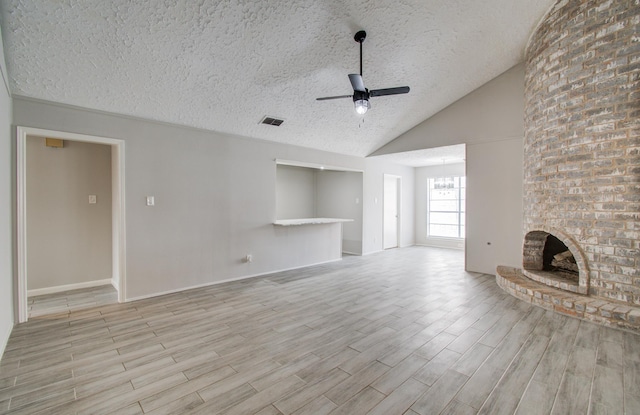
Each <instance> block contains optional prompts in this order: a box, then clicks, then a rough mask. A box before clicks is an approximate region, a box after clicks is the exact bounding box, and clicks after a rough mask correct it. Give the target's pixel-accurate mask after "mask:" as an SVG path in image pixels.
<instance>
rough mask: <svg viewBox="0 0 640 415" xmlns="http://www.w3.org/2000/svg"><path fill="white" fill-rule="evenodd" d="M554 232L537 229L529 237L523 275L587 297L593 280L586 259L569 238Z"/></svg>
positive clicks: (525, 251)
mask: <svg viewBox="0 0 640 415" xmlns="http://www.w3.org/2000/svg"><path fill="white" fill-rule="evenodd" d="M554 233H555V234H552V233H549V232H546V231H542V230H537V231H531V232H529V233H527V234H526V235H525V238H524V245H523V253H522V266H523V274H524V275H525V276H527V277H529V278H531V279H533V280H535V281H538V282H541V283H544V284H546V285H549V286H552V287H555V288H560V289H564V290H567V291H571V292H575V293H579V294H587V292H588V287H589V281H588V272H587V269H586V260H585V258H584V256H583V255H582V253H581V251H580V250H579V249H578V247H577V245H576V244H575V243H574V242H573V241H572V240H571V238H570V237H569V236H567V235H564V234H562V233H561V232H559V231H555V232H554Z"/></svg>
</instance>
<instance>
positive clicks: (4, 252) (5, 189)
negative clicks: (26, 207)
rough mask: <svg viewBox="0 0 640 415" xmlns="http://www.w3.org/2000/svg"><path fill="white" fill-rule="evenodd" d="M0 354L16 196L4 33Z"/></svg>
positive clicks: (9, 322)
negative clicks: (14, 196)
mask: <svg viewBox="0 0 640 415" xmlns="http://www.w3.org/2000/svg"><path fill="white" fill-rule="evenodd" d="M0 73H1V74H2V77H1V78H2V79H1V80H0V356H2V352H3V351H4V347H5V345H6V344H7V339H8V338H9V335H10V334H11V329H12V328H13V311H14V302H13V298H14V297H13V295H14V292H13V291H14V290H13V252H14V250H13V244H12V237H13V223H12V220H11V218H12V214H13V203H12V201H13V197H12V194H13V192H12V183H13V177H14V173H13V172H14V171H15V164H14V162H13V157H12V156H11V154H12V150H11V149H12V145H11V118H12V115H11V113H12V103H11V96H10V92H9V85H8V84H7V80H8V79H9V78H8V77H7V71H6V65H5V61H4V52H3V49H2V35H1V34H0Z"/></svg>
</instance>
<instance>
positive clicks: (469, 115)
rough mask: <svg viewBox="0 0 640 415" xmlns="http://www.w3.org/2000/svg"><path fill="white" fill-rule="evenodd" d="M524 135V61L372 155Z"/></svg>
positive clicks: (491, 140)
mask: <svg viewBox="0 0 640 415" xmlns="http://www.w3.org/2000/svg"><path fill="white" fill-rule="evenodd" d="M523 137H524V63H521V64H519V65H516V66H514V67H513V68H511V69H509V70H508V71H506V72H504V73H503V74H501V75H499V76H497V77H496V78H494V79H492V80H491V81H489V82H487V83H486V84H484V85H483V86H481V87H480V88H478V89H476V90H475V91H472V92H470V93H469V94H468V95H466V96H464V97H463V98H461V99H459V100H458V101H456V102H454V103H453V104H451V105H449V106H448V107H446V108H445V109H443V110H442V111H440V112H438V113H437V114H435V115H434V116H433V117H431V118H428V119H427V120H425V121H423V122H422V123H420V124H418V125H416V126H415V127H413V128H412V129H411V130H409V131H407V132H406V133H404V134H402V135H400V136H398V138H396V139H395V140H393V141H391V142H390V143H389V144H387V145H385V146H383V147H382V148H380V149H379V150H377V151H375V152H374V153H373V154H372V155H381V154H391V153H401V152H404V151H412V150H420V149H424V148H435V147H442V146H449V145H453V144H464V143H466V144H471V143H482V142H493V141H496V140H504V139H511V138H520V139H522V138H523Z"/></svg>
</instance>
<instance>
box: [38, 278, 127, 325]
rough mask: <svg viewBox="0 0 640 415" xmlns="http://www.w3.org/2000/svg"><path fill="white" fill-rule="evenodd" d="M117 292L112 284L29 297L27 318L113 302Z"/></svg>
mask: <svg viewBox="0 0 640 415" xmlns="http://www.w3.org/2000/svg"><path fill="white" fill-rule="evenodd" d="M117 302H118V292H117V291H116V289H115V288H113V286H112V285H101V286H99V287H90V288H82V289H79V290H71V291H63V292H59V293H54V294H43V295H36V296H33V297H29V299H28V305H29V318H32V317H41V316H46V315H51V314H68V313H70V312H72V311H78V310H84V309H87V308H93V307H97V306H102V305H107V304H115V303H117Z"/></svg>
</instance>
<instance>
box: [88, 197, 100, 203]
mask: <svg viewBox="0 0 640 415" xmlns="http://www.w3.org/2000/svg"><path fill="white" fill-rule="evenodd" d="M96 203H98V199H97V197H96V195H89V204H90V205H95V204H96Z"/></svg>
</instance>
